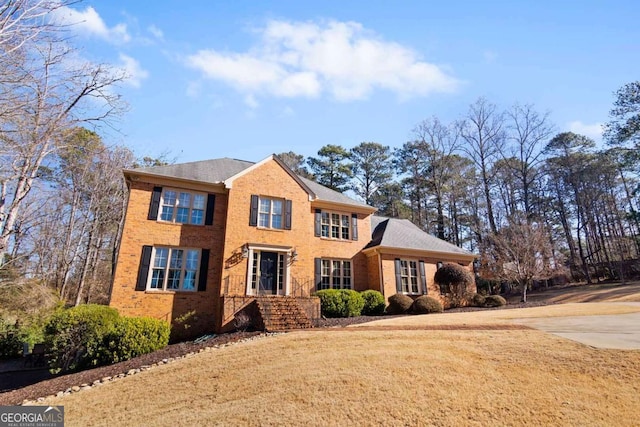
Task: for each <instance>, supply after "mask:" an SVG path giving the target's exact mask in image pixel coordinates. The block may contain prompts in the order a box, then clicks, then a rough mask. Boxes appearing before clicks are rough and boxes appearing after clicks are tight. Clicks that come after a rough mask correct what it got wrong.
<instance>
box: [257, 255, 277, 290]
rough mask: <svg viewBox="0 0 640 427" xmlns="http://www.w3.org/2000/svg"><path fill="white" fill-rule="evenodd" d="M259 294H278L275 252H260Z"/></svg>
mask: <svg viewBox="0 0 640 427" xmlns="http://www.w3.org/2000/svg"><path fill="white" fill-rule="evenodd" d="M259 293H265V294H277V293H278V254H277V253H276V252H260V289H259Z"/></svg>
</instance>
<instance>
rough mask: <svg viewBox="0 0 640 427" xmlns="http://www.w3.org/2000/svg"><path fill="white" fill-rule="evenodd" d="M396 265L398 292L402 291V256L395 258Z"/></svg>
mask: <svg viewBox="0 0 640 427" xmlns="http://www.w3.org/2000/svg"><path fill="white" fill-rule="evenodd" d="M395 266H396V292H397V293H402V276H401V273H402V266H401V265H400V258H396V260H395Z"/></svg>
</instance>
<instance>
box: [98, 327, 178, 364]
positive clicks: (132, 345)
mask: <svg viewBox="0 0 640 427" xmlns="http://www.w3.org/2000/svg"><path fill="white" fill-rule="evenodd" d="M170 331H171V328H170V326H169V324H168V323H167V322H165V321H164V320H159V319H152V318H149V317H120V318H118V319H117V320H116V321H115V323H114V324H113V327H112V328H111V330H110V331H109V332H107V333H106V334H105V335H104V336H103V339H102V344H101V346H100V348H99V351H98V355H97V356H98V357H97V359H98V364H100V365H107V364H111V363H117V362H121V361H123V360H129V359H131V358H134V357H136V356H140V355H141V354H147V353H151V352H154V351H156V350H159V349H161V348H164V347H166V346H167V344H168V343H169V333H170Z"/></svg>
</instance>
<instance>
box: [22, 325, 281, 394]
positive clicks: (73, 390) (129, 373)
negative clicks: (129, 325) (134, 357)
mask: <svg viewBox="0 0 640 427" xmlns="http://www.w3.org/2000/svg"><path fill="white" fill-rule="evenodd" d="M283 333H285V332H265V333H263V334H260V335H256V336H253V337H248V338H243V339H241V340H238V341H234V342H229V343H225V344H215V345H213V346H211V347H209V346H207V347H203V348H201V349H199V350H198V351H191V352H189V353H186V354H183V355H182V356H177V357H169V358H166V359H162V360H161V361H159V362H156V363H152V364H151V365H143V366H141V367H139V368H135V369H129V370H128V371H127V372H122V373H120V374H117V375H114V376H113V377H109V376H107V377H103V378H101V379H99V380H95V381H94V382H92V383H91V384H88V383H84V384H80V385H75V386H73V387H69V388H67V389H66V390H64V391H59V392H57V393H56V394H50V395H48V396H45V397H38V398H37V399H35V400H29V399H25V400H23V401H22V403H21V404H20V406H26V405H33V404H37V403H43V402H44V401H45V400H47V399H51V398H54V397H63V396H68V395H70V394H72V393H77V392H80V391H83V390H91V389H92V388H94V387H100V386H102V385H104V384H106V383H110V382H113V381H117V380H119V379H121V378H125V377H130V376H132V375H136V374H139V373H140V372H144V371H148V370H150V369H151V368H154V367H156V366H162V365H166V364H169V363H172V362H175V361H176V360H180V359H186V358H189V357H193V356H195V355H196V354H199V353H205V352H210V351H212V350H218V349H221V348H225V347H229V346H233V345H236V344H241V343H245V342H249V341H255V340H258V339H262V338H267V337H271V336H275V335H281V334H283Z"/></svg>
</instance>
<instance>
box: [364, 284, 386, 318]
mask: <svg viewBox="0 0 640 427" xmlns="http://www.w3.org/2000/svg"><path fill="white" fill-rule="evenodd" d="M360 295H362V299H363V300H364V307H362V314H364V315H365V316H379V315H381V314H383V313H384V309H385V306H386V304H385V301H384V295H382V294H381V293H380V292H378V291H374V290H368V291H364V292H362V293H361V294H360Z"/></svg>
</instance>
